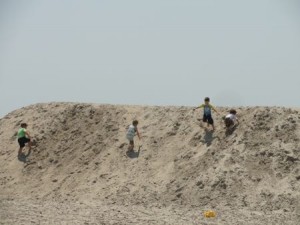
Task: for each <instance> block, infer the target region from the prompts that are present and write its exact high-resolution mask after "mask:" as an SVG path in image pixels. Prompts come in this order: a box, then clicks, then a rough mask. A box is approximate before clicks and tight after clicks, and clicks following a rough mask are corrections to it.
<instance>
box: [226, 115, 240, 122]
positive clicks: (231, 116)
mask: <svg viewBox="0 0 300 225" xmlns="http://www.w3.org/2000/svg"><path fill="white" fill-rule="evenodd" d="M225 118H229V119H231V120H233V121H236V120H237V117H236V115H234V114H228V115H227V116H226V117H225Z"/></svg>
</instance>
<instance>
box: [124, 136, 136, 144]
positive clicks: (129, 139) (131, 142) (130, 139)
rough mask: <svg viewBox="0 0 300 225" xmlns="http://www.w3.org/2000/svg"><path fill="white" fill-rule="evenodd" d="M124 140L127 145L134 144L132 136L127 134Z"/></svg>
mask: <svg viewBox="0 0 300 225" xmlns="http://www.w3.org/2000/svg"><path fill="white" fill-rule="evenodd" d="M126 138H127V139H128V141H129V143H130V144H132V145H133V143H134V142H133V138H134V136H132V135H128V134H127V135H126Z"/></svg>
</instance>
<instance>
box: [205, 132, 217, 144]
mask: <svg viewBox="0 0 300 225" xmlns="http://www.w3.org/2000/svg"><path fill="white" fill-rule="evenodd" d="M213 134H214V131H213V130H209V129H207V128H206V129H205V134H204V137H203V138H204V141H203V143H204V144H206V146H210V145H211V144H212V142H213V140H214V139H216V138H218V137H214V136H213Z"/></svg>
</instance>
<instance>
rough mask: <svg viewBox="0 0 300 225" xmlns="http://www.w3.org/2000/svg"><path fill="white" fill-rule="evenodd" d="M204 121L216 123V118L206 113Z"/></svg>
mask: <svg viewBox="0 0 300 225" xmlns="http://www.w3.org/2000/svg"><path fill="white" fill-rule="evenodd" d="M203 122H205V123H206V122H207V123H209V124H211V125H213V124H214V120H213V118H212V116H211V115H206V114H204V115H203Z"/></svg>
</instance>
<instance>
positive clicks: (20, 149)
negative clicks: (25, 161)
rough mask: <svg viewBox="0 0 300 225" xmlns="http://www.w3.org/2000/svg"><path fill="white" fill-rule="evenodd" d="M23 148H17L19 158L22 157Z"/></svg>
mask: <svg viewBox="0 0 300 225" xmlns="http://www.w3.org/2000/svg"><path fill="white" fill-rule="evenodd" d="M22 150H23V148H19V152H18V155H19V156H20V155H22V153H23V151H22Z"/></svg>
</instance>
